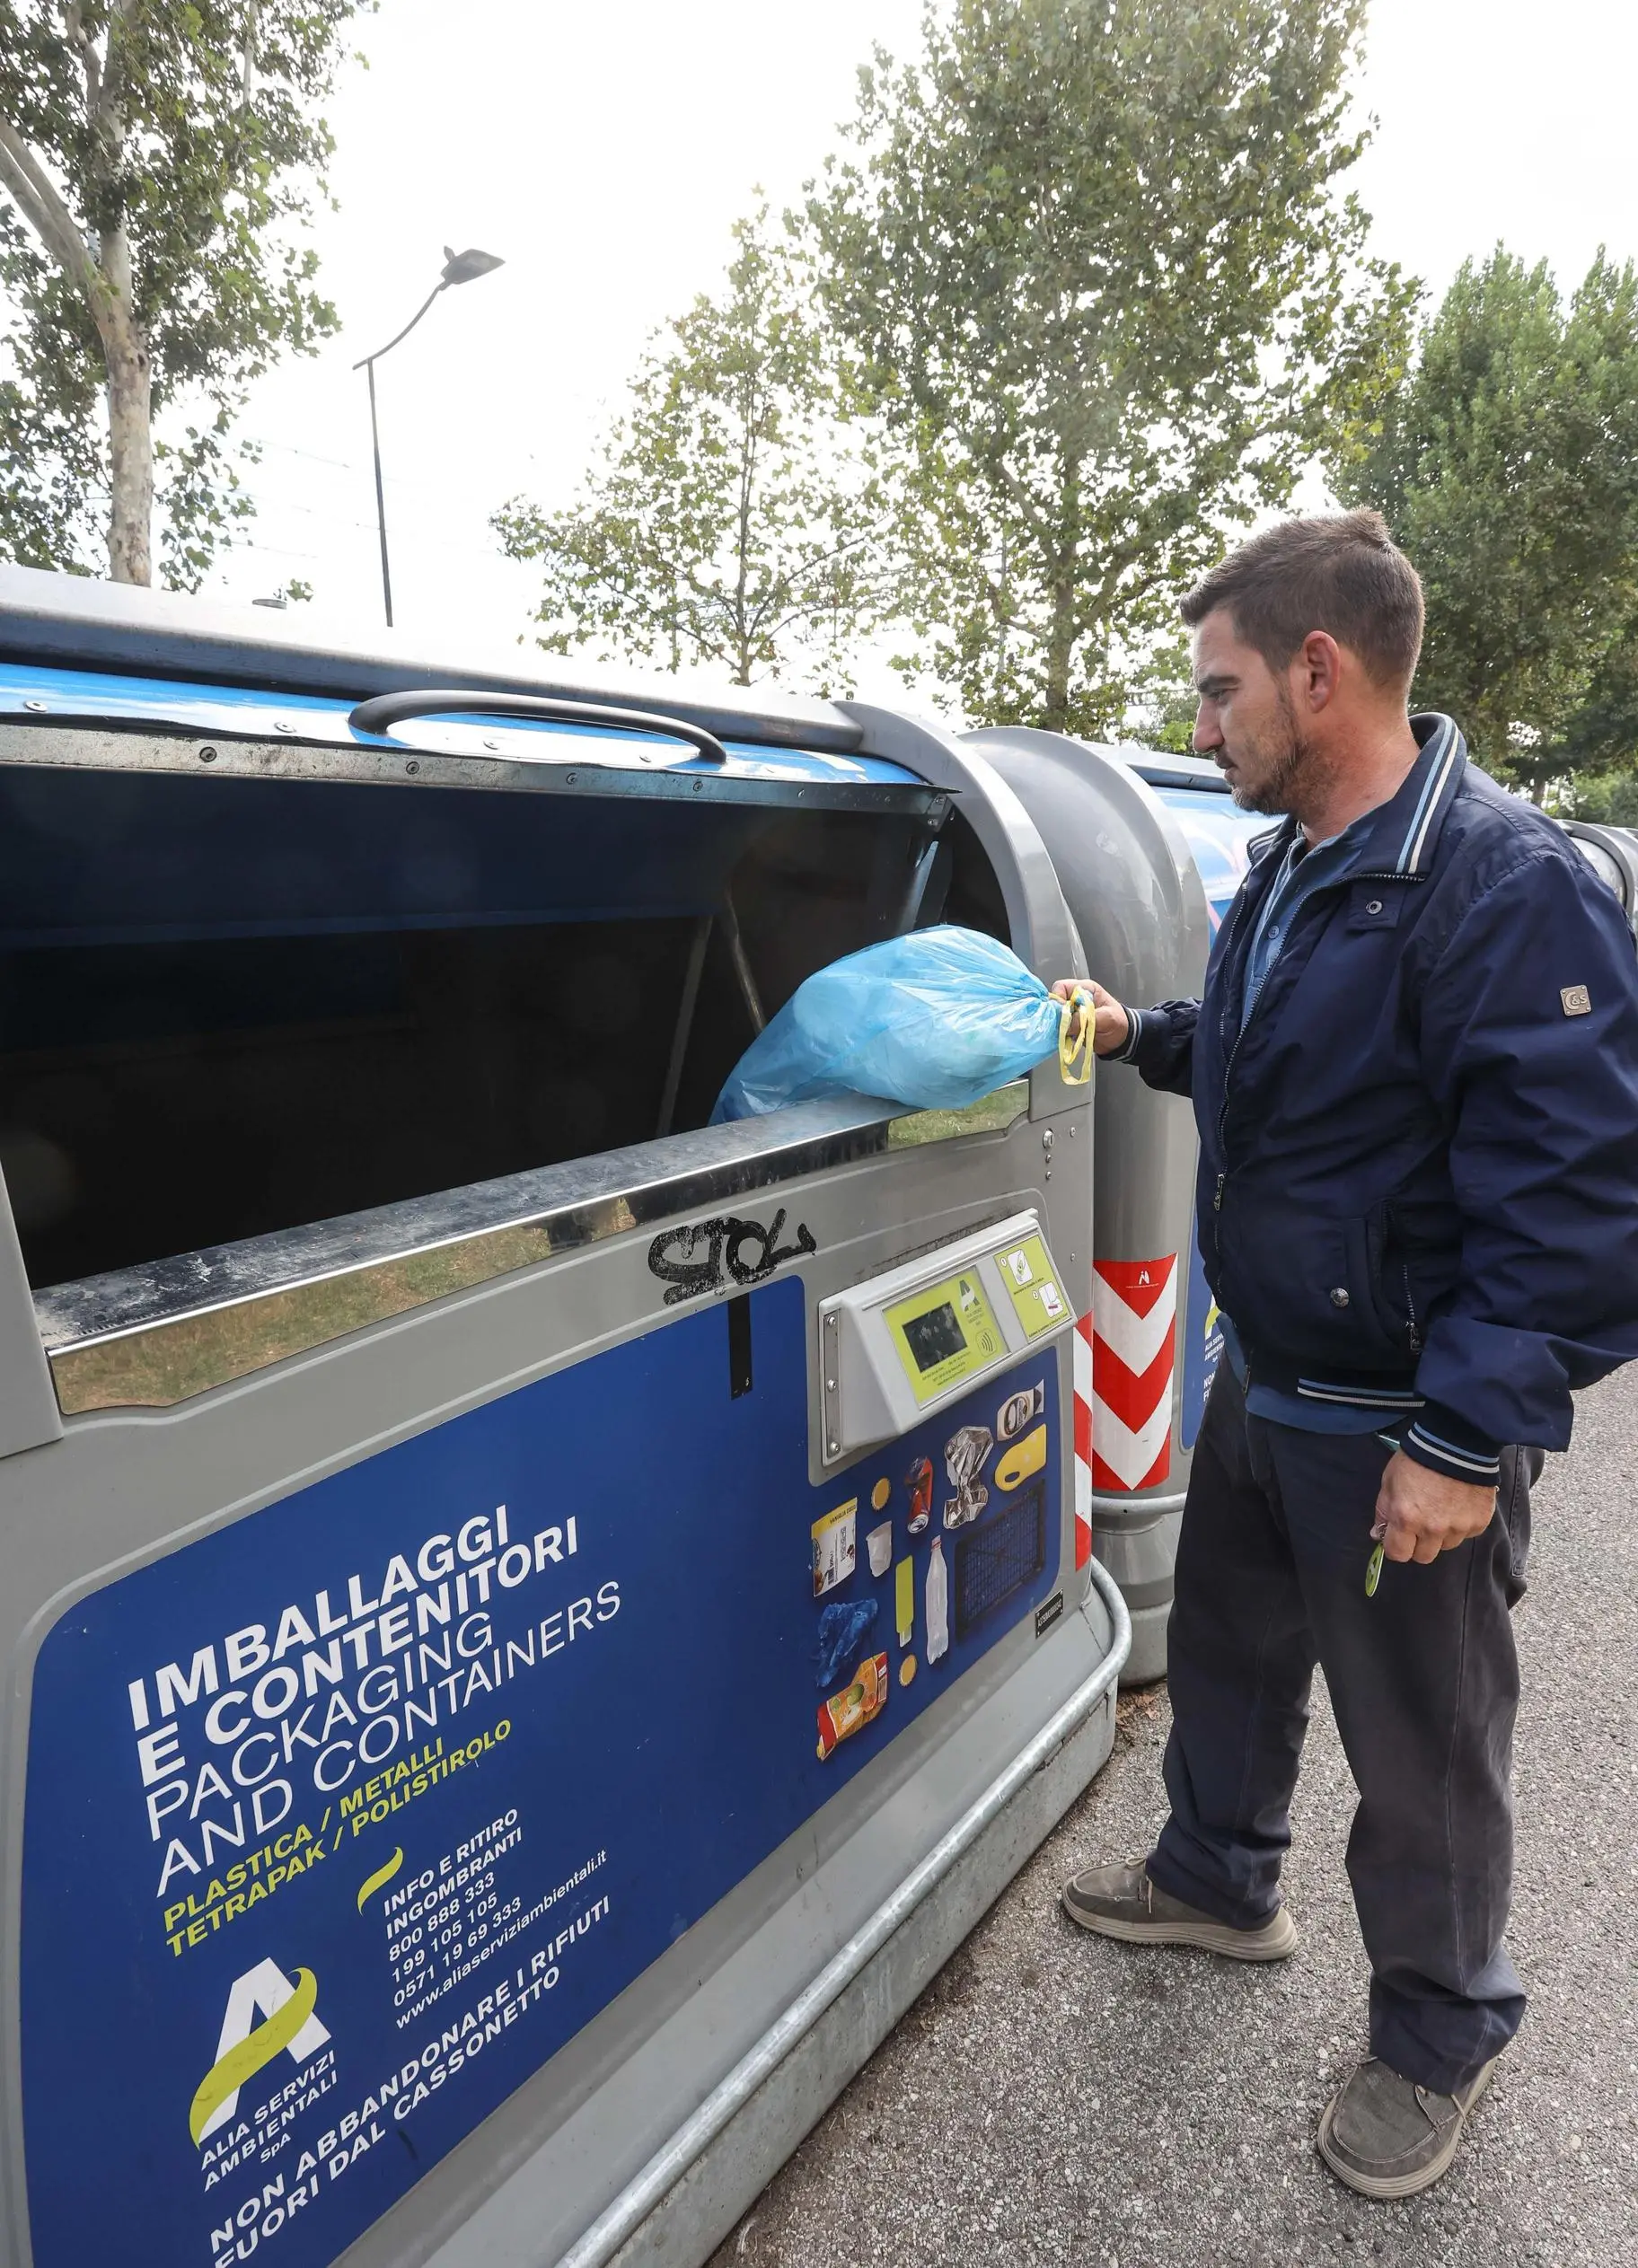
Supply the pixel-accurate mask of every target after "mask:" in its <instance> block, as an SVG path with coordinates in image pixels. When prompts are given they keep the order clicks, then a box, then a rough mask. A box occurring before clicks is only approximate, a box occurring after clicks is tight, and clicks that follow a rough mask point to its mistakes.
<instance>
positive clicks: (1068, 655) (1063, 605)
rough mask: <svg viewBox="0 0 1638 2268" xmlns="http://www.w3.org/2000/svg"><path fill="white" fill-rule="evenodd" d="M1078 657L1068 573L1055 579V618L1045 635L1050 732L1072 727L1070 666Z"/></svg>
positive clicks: (1047, 706) (1046, 689)
mask: <svg viewBox="0 0 1638 2268" xmlns="http://www.w3.org/2000/svg"><path fill="white" fill-rule="evenodd" d="M1074 657H1075V585H1074V584H1073V583H1072V582H1071V581H1070V577H1069V576H1067V575H1066V576H1055V577H1054V578H1053V582H1052V627H1051V628H1050V629H1049V630H1048V632H1047V638H1046V687H1045V692H1046V706H1045V714H1044V716H1043V719H1042V722H1043V723H1044V725H1045V726H1046V729H1047V731H1048V732H1049V733H1066V732H1068V730H1069V728H1070V664H1071V663H1072V662H1073V660H1074Z"/></svg>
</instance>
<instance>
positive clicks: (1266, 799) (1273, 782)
mask: <svg viewBox="0 0 1638 2268" xmlns="http://www.w3.org/2000/svg"><path fill="white" fill-rule="evenodd" d="M1279 699H1280V718H1281V725H1282V726H1283V728H1284V729H1283V732H1282V734H1281V746H1280V748H1279V750H1278V752H1277V753H1276V754H1275V755H1274V758H1273V763H1272V765H1271V766H1270V769H1269V770H1268V771H1267V773H1266V774H1265V776H1264V778H1261V779H1259V780H1258V781H1257V782H1256V784H1255V787H1247V786H1242V785H1241V784H1239V783H1238V782H1230V784H1229V788H1228V793H1229V794H1230V795H1231V796H1233V798H1234V800H1235V802H1236V803H1237V804H1238V805H1239V807H1240V809H1241V810H1242V811H1255V812H1261V813H1264V814H1266V815H1267V816H1268V817H1269V818H1271V819H1272V818H1277V817H1278V816H1279V815H1280V814H1281V813H1284V812H1290V811H1295V810H1297V808H1298V799H1299V796H1300V795H1301V793H1302V790H1303V789H1304V788H1305V787H1308V785H1309V784H1310V782H1311V781H1312V780H1313V778H1314V776H1315V774H1316V773H1317V771H1318V769H1319V764H1318V761H1317V758H1318V753H1319V752H1318V751H1317V749H1316V748H1315V747H1314V745H1313V743H1311V742H1310V741H1306V740H1304V738H1303V736H1302V734H1300V733H1299V731H1298V729H1297V716H1296V712H1295V710H1294V709H1293V708H1292V707H1291V699H1290V694H1289V693H1288V692H1287V691H1286V690H1285V688H1284V686H1283V685H1281V687H1280V689H1279ZM1259 753H1261V752H1259Z"/></svg>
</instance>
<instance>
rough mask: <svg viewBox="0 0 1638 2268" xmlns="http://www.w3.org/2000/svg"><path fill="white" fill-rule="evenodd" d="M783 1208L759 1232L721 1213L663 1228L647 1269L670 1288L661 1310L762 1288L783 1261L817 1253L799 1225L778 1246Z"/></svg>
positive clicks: (757, 1225)
mask: <svg viewBox="0 0 1638 2268" xmlns="http://www.w3.org/2000/svg"><path fill="white" fill-rule="evenodd" d="M784 1226H785V1208H784V1207H783V1206H782V1205H781V1206H780V1208H779V1211H778V1212H777V1213H776V1214H775V1215H774V1217H773V1218H772V1219H771V1221H770V1222H769V1224H768V1226H766V1227H765V1228H764V1227H763V1226H762V1222H761V1221H760V1220H738V1219H736V1218H735V1217H734V1215H733V1214H731V1213H724V1214H721V1215H719V1216H718V1218H717V1219H715V1220H700V1221H692V1222H691V1223H690V1225H689V1226H687V1227H686V1228H668V1229H666V1231H665V1234H664V1235H660V1236H656V1238H655V1240H654V1242H653V1244H650V1245H649V1247H648V1266H649V1270H650V1271H651V1273H653V1274H654V1275H656V1276H657V1277H658V1278H659V1279H660V1280H661V1282H662V1283H664V1284H665V1285H667V1286H668V1287H669V1288H668V1289H667V1291H666V1294H665V1305H667V1306H668V1307H674V1306H676V1305H677V1304H678V1303H679V1301H681V1300H684V1299H692V1298H695V1297H697V1296H698V1295H699V1294H700V1292H702V1291H716V1290H718V1289H719V1288H721V1287H722V1286H723V1285H725V1284H730V1283H732V1284H740V1285H746V1284H761V1283H765V1282H766V1281H767V1279H768V1278H769V1277H770V1276H771V1275H772V1273H773V1271H774V1270H775V1269H776V1268H780V1267H783V1265H784V1264H785V1262H786V1261H788V1260H800V1259H802V1258H803V1257H804V1255H805V1254H806V1253H816V1252H817V1251H818V1249H819V1247H818V1245H817V1244H815V1242H814V1235H813V1231H812V1230H811V1229H810V1228H809V1227H808V1226H807V1225H806V1222H804V1221H798V1222H797V1226H796V1229H795V1232H794V1241H793V1242H792V1243H790V1244H780V1242H779V1236H780V1233H781V1231H782V1230H783V1228H784Z"/></svg>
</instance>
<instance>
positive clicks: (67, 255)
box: [0, 0, 373, 589]
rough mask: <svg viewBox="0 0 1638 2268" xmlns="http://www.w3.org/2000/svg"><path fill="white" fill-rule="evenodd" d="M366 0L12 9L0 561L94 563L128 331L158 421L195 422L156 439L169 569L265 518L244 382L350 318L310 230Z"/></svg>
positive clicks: (309, 347) (1, 136) (114, 0)
mask: <svg viewBox="0 0 1638 2268" xmlns="http://www.w3.org/2000/svg"><path fill="white" fill-rule="evenodd" d="M371 4H373V0H0V304H3V306H4V328H3V330H0V347H3V349H4V352H3V353H0V370H4V377H3V378H0V445H3V446H4V449H5V452H6V455H7V458H8V461H9V464H10V465H11V466H12V467H14V468H16V473H15V477H14V478H11V479H8V480H7V482H6V484H5V486H4V489H3V490H0V555H5V556H9V557H11V558H17V559H21V560H23V561H26V562H28V563H30V564H32V565H41V566H55V567H74V568H76V569H81V570H84V569H87V568H88V567H89V566H90V564H91V562H92V559H93V558H94V557H95V555H96V551H97V549H98V545H99V538H100V534H101V529H102V526H103V525H104V523H106V521H107V518H108V514H109V508H110V489H111V488H113V486H114V484H115V481H116V479H117V477H118V476H119V471H120V468H119V465H118V464H117V463H115V462H111V461H110V443H109V435H108V433H107V431H106V430H105V427H104V407H103V404H104V389H105V387H106V386H107V385H108V384H109V382H110V339H113V338H126V337H127V334H128V343H129V345H130V348H131V352H132V354H133V355H134V356H136V357H137V362H138V363H139V364H142V365H145V368H144V371H143V375H144V376H145V381H146V382H147V384H148V385H149V386H150V387H151V400H152V410H153V412H154V414H156V415H158V414H161V413H163V411H165V410H166V409H168V408H169V409H173V410H175V411H177V412H178V415H177V417H176V418H174V420H173V424H174V426H175V428H176V434H177V435H179V436H180V437H172V438H171V439H168V440H165V441H163V442H162V443H161V444H159V446H158V447H157V448H156V449H155V451H154V455H155V457H156V459H157V474H158V485H159V491H160V495H161V497H162V500H163V530H162V535H163V567H164V573H165V576H166V579H167V580H168V581H170V582H171V583H172V584H174V585H178V586H180V587H182V588H186V589H192V588H196V587H197V585H198V582H199V580H200V578H201V576H203V575H204V573H205V571H206V569H207V567H208V565H209V562H210V559H211V558H212V556H213V554H214V552H215V550H216V548H217V546H218V545H219V544H221V543H222V542H223V541H226V540H228V538H229V536H230V533H231V528H232V524H233V522H234V521H235V520H237V519H239V518H242V516H243V515H244V514H245V513H246V512H247V511H248V510H249V509H250V505H249V504H248V502H247V500H246V499H245V498H244V497H243V496H242V493H240V491H239V488H238V481H237V477H236V474H235V471H234V470H233V463H232V462H231V460H230V456H229V453H228V444H227V435H228V429H229V427H230V426H231V423H232V420H233V416H234V414H235V412H236V411H237V409H239V407H240V405H241V403H242V399H243V395H244V391H245V388H246V386H247V385H248V384H249V382H251V380H252V379H254V378H255V377H257V376H259V375H260V374H261V373H262V372H263V371H265V370H266V369H267V368H268V367H269V365H270V364H271V363H272V362H273V361H274V360H275V359H276V358H277V356H278V355H279V354H280V353H281V352H282V351H284V350H286V349H289V350H294V351H295V352H297V353H310V352H312V351H313V348H314V347H315V346H316V345H317V343H318V342H319V340H320V339H321V338H324V337H326V336H327V335H328V334H329V333H330V332H331V331H333V330H334V329H335V328H336V314H335V311H334V309H333V308H332V307H331V306H330V303H329V302H328V301H327V300H325V299H324V298H323V297H321V295H320V294H319V293H318V292H317V290H316V289H315V287H314V283H313V277H314V274H315V271H316V256H315V255H314V253H313V251H312V250H311V248H310V247H307V246H305V245H304V244H303V243H302V242H301V241H300V235H299V229H300V224H302V223H303V222H304V220H305V219H306V217H307V215H308V214H309V212H310V210H311V208H312V205H313V199H314V198H315V197H321V196H322V195H323V194H324V191H323V183H322V180H321V172H322V168H323V166H324V163H325V162H326V160H327V159H328V157H329V155H330V149H331V140H330V133H329V129H328V128H327V127H326V126H325V124H324V121H323V119H322V118H321V117H320V116H319V115H318V113H317V110H316V107H315V106H316V105H317V104H318V103H320V102H321V101H322V100H323V98H324V97H325V95H326V94H327V93H328V92H330V87H331V85H332V84H333V82H334V77H335V73H336V69H337V66H338V64H339V61H340V59H341V50H340V46H339V42H340V40H341V38H342V36H343V33H344V31H345V30H346V27H347V26H348V23H349V22H350V21H351V20H352V19H353V18H354V17H355V16H356V15H357V14H358V13H360V10H361V8H362V7H365V6H368V5H371ZM8 365H9V367H7V366H8ZM141 408H142V413H143V417H144V418H146V415H147V404H146V402H145V401H144V402H143V403H142V404H141ZM201 408H202V409H203V413H204V414H203V415H202V416H201V415H200V414H199V411H200V409H201ZM190 411H191V415H192V418H193V422H191V423H188V422H187V418H188V417H189V412H190ZM141 470H142V468H141V467H140V466H139V467H138V471H139V472H140V471H141ZM135 494H136V491H135V490H133V495H134V496H135ZM141 502H142V499H141V498H140V497H137V506H138V507H139V506H140V505H141ZM143 549H144V552H145V549H146V546H145V532H144V544H143Z"/></svg>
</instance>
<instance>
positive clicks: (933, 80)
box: [808, 0, 1413, 734]
mask: <svg viewBox="0 0 1638 2268" xmlns="http://www.w3.org/2000/svg"><path fill="white" fill-rule="evenodd" d="M1361 16H1362V0H954V5H953V6H952V7H951V8H950V10H949V11H948V13H947V14H946V13H942V12H940V13H935V12H933V11H931V10H929V14H928V17H927V19H926V24H925V35H924V36H925V52H924V55H923V58H922V60H921V62H920V64H919V65H917V66H911V67H908V68H903V69H901V68H898V67H896V66H894V64H893V62H892V60H891V58H889V57H886V56H885V55H883V54H881V53H880V52H879V51H878V54H877V57H876V67H875V69H873V70H867V71H865V72H864V73H862V74H861V78H860V96H859V112H858V116H857V119H856V120H855V122H854V125H853V127H851V129H850V132H851V137H852V139H853V140H854V142H855V143H856V145H857V147H858V156H857V158H856V159H854V160H850V161H848V162H842V163H832V165H831V166H830V168H829V169H828V171H827V174H826V177H825V180H824V181H823V184H822V185H820V186H819V188H818V189H816V190H815V192H814V193H813V194H812V195H811V198H810V202H809V207H808V212H809V216H810V219H811V222H812V224H813V225H814V227H815V230H816V232H817V234H818V239H819V242H820V243H821V245H822V247H823V257H824V260H825V263H826V297H827V303H828V306H829V309H830V312H831V316H832V321H833V322H834V323H835V325H836V326H837V328H838V330H840V331H841V334H842V335H843V336H844V338H846V339H847V340H848V341H849V342H850V346H851V348H852V350H853V352H854V353H855V354H856V356H857V357H858V383H859V388H860V390H861V392H862V394H863V396H864V397H865V399H866V400H867V401H868V402H869V403H870V404H871V405H872V406H873V407H874V408H875V409H876V410H877V411H878V412H879V413H880V415H881V416H882V418H884V419H885V421H886V424H887V426H889V428H890V429H891V430H892V431H893V433H894V435H896V436H897V438H898V440H899V441H900V442H901V443H902V444H903V446H904V447H905V449H906V450H907V451H908V453H909V454H910V457H911V460H912V462H913V467H914V470H913V475H912V477H911V479H909V481H908V482H907V484H906V486H905V489H904V507H903V513H902V515H901V518H900V523H899V530H898V533H899V536H900V540H901V541H902V543H903V549H904V551H905V554H906V556H907V558H908V559H909V561H910V564H911V576H910V581H911V589H912V591H913V593H914V598H913V609H912V611H913V617H914V621H915V627H916V631H917V636H918V641H919V644H918V651H917V654H916V655H914V656H907V657H906V659H907V663H908V662H911V661H913V662H914V663H915V664H918V665H920V666H921V667H930V668H931V669H932V670H933V671H934V672H936V673H937V674H938V675H939V676H940V677H942V678H943V679H945V680H946V681H947V682H949V683H951V684H953V685H954V686H955V687H956V688H958V689H959V692H960V695H961V699H962V700H963V702H964V706H965V708H966V709H967V711H968V713H969V715H971V716H973V717H974V718H979V719H983V720H985V721H989V722H1008V721H1013V720H1019V719H1028V720H1032V721H1035V722H1039V723H1043V724H1045V725H1052V726H1057V727H1060V728H1065V727H1067V728H1069V729H1070V730H1073V731H1080V732H1087V733H1093V734H1107V733H1108V732H1110V731H1111V730H1112V729H1114V727H1115V725H1117V724H1118V722H1119V720H1120V718H1121V717H1122V716H1123V713H1124V711H1125V709H1126V708H1127V706H1128V704H1129V701H1130V699H1131V698H1132V677H1133V668H1134V657H1140V656H1141V654H1142V652H1143V650H1144V648H1145V647H1146V646H1147V645H1148V644H1149V641H1150V640H1151V639H1152V637H1154V636H1155V635H1156V634H1157V632H1158V630H1159V629H1160V628H1161V627H1162V626H1163V625H1165V624H1167V622H1169V621H1170V620H1173V619H1175V618H1173V616H1172V613H1171V610H1172V607H1173V605H1174V603H1175V601H1176V594H1177V593H1178V591H1179V589H1180V588H1181V587H1182V586H1183V585H1185V584H1186V583H1188V582H1189V581H1190V580H1192V579H1193V577H1194V576H1195V575H1196V574H1197V573H1198V572H1199V571H1200V570H1201V569H1202V567H1205V566H1206V565H1207V564H1208V563H1209V562H1210V561H1211V559H1212V558H1214V557H1215V556H1216V555H1217V553H1218V552H1219V551H1220V548H1221V544H1222V540H1223V539H1222V532H1223V529H1224V526H1225V525H1226V524H1227V523H1233V522H1236V521H1245V520H1246V519H1248V518H1249V517H1251V516H1252V515H1253V514H1255V513H1256V512H1257V511H1258V510H1260V509H1263V508H1266V507H1268V506H1270V505H1278V504H1281V503H1283V502H1284V501H1285V500H1286V498H1287V497H1289V495H1290V488H1291V485H1292V482H1293V480H1294V478H1295V476H1296V473H1297V471H1298V470H1299V467H1300V466H1301V464H1302V463H1303V462H1304V461H1305V460H1306V459H1308V458H1309V457H1310V456H1311V455H1312V454H1313V453H1314V451H1315V450H1316V448H1317V446H1318V444H1319V442H1320V439H1321V436H1322V435H1335V433H1336V432H1337V431H1338V430H1339V429H1340V428H1352V426H1353V425H1354V424H1355V423H1356V422H1357V421H1358V420H1360V419H1361V418H1366V417H1369V414H1370V411H1371V408H1372V405H1373V404H1374V403H1375V402H1376V401H1377V400H1378V399H1379V397H1380V396H1381V395H1382V394H1383V393H1384V391H1387V388H1388V387H1389V386H1390V385H1391V384H1392V382H1394V380H1395V379H1396V376H1397V374H1398V373H1399V372H1400V370H1401V369H1402V367H1403V364H1404V360H1405V351H1406V346H1407V338H1406V334H1407V330H1408V324H1409V314H1410V309H1411V306H1412V305H1413V291H1412V290H1411V288H1410V287H1409V286H1407V285H1406V284H1405V282H1404V281H1403V280H1402V279H1401V278H1400V277H1399V276H1398V274H1397V272H1396V270H1393V269H1385V268H1380V267H1378V266H1376V265H1374V264H1372V263H1369V262H1368V261H1367V260H1366V259H1365V257H1364V252H1363V245H1364V237H1365V230H1366V220H1365V216H1364V215H1363V214H1362V213H1361V210H1360V208H1359V207H1358V205H1357V204H1356V203H1355V202H1354V201H1353V200H1352V198H1342V197H1341V196H1339V194H1338V193H1337V190H1336V188H1335V183H1336V180H1337V177H1338V176H1339V175H1340V174H1341V173H1342V172H1343V171H1344V170H1345V169H1346V168H1347V166H1348V165H1350V164H1351V163H1352V161H1353V159H1354V157H1355V156H1356V155H1357V154H1358V151H1359V147H1360V143H1359V141H1358V139H1356V138H1354V137H1352V136H1349V135H1348V134H1347V133H1346V132H1345V130H1344V125H1343V113H1344V109H1345V94H1344V87H1343V83H1344V77H1345V74H1346V71H1347V68H1348V66H1349V64H1350V61H1351V59H1352V53H1353V49H1354V45H1355V41H1356V39H1357V35H1358V32H1359V28H1360V24H1361Z"/></svg>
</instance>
